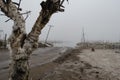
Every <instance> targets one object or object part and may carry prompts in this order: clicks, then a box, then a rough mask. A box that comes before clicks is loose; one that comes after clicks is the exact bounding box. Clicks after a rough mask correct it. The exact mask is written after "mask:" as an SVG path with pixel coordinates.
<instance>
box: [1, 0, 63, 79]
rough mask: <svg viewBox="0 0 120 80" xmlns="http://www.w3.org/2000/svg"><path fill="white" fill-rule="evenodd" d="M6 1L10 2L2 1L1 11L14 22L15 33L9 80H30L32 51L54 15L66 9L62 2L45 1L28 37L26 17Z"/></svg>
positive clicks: (11, 50)
mask: <svg viewBox="0 0 120 80" xmlns="http://www.w3.org/2000/svg"><path fill="white" fill-rule="evenodd" d="M6 1H8V2H4V0H0V9H1V11H2V12H3V13H4V14H5V15H6V16H7V17H9V18H10V19H12V20H13V22H14V25H13V31H12V34H11V36H10V37H9V40H8V42H9V49H10V52H11V59H12V62H11V65H10V78H9V80H28V79H29V57H30V54H31V53H32V51H33V50H34V49H36V48H37V47H38V45H37V43H38V38H39V35H40V33H41V30H42V29H43V28H44V27H45V25H46V24H47V23H48V21H49V20H50V17H51V16H52V14H54V13H56V12H58V11H64V9H61V6H62V4H61V0H47V1H43V2H42V3H41V7H42V10H41V12H40V15H39V16H38V18H37V20H36V22H35V24H34V26H33V28H32V30H31V32H30V33H29V34H28V35H27V34H26V30H25V19H24V17H23V16H22V14H21V13H20V12H19V10H18V8H17V7H16V5H15V4H13V2H12V1H11V0H6ZM63 1H64V0H63Z"/></svg>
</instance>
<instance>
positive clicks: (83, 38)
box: [81, 27, 85, 43]
mask: <svg viewBox="0 0 120 80" xmlns="http://www.w3.org/2000/svg"><path fill="white" fill-rule="evenodd" d="M81 42H82V43H85V32H84V27H83V28H82V39H81Z"/></svg>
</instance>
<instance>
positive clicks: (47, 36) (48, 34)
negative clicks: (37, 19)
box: [45, 25, 53, 43]
mask: <svg viewBox="0 0 120 80" xmlns="http://www.w3.org/2000/svg"><path fill="white" fill-rule="evenodd" d="M48 26H49V30H48V33H47V36H46V39H45V43H47V39H48V36H49V33H50V30H51V27H53V25H48Z"/></svg>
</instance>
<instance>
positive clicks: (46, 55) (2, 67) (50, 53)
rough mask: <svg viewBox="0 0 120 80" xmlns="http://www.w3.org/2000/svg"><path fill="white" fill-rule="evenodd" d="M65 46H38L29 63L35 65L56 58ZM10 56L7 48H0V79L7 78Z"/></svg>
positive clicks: (4, 79)
mask: <svg viewBox="0 0 120 80" xmlns="http://www.w3.org/2000/svg"><path fill="white" fill-rule="evenodd" d="M66 49H67V48H65V47H51V48H39V49H37V50H35V51H34V52H33V54H32V55H31V59H30V65H31V68H32V67H36V66H38V65H41V64H45V63H47V62H50V61H52V60H54V59H56V58H57V57H58V56H59V53H60V52H64V51H65V50H66ZM9 63H10V56H9V51H8V50H0V80H8V74H9V69H8V67H9Z"/></svg>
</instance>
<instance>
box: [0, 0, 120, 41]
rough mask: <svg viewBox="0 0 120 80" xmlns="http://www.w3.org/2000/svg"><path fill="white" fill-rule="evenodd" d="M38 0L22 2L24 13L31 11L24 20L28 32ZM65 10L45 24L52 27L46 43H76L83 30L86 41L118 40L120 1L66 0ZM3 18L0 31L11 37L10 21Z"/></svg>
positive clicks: (38, 9)
mask: <svg viewBox="0 0 120 80" xmlns="http://www.w3.org/2000/svg"><path fill="white" fill-rule="evenodd" d="M14 1H17V0H14ZM41 1H42V0H23V1H22V5H21V7H22V8H23V11H27V10H31V11H32V13H31V15H30V17H29V18H28V19H27V21H26V29H27V32H29V31H30V30H31V27H32V26H33V24H34V22H35V20H36V18H37V16H38V14H39V11H40V9H41V8H40V5H39V4H40V2H41ZM65 7H66V8H65V12H63V13H56V14H54V15H53V16H52V18H51V20H50V22H49V23H48V25H54V27H53V28H52V29H51V32H50V35H49V40H63V41H75V42H79V41H80V40H81V35H82V34H81V33H82V28H83V27H84V30H85V37H86V39H87V40H107V41H108V40H109V41H118V40H120V0H69V4H67V2H65ZM6 19H7V18H6V17H2V16H0V29H3V30H4V31H5V33H8V34H10V31H11V26H12V21H10V22H8V23H4V21H5V20H6ZM48 25H47V26H46V27H45V28H44V29H43V31H42V35H41V36H40V39H41V40H44V39H45V37H46V34H47V30H48V28H49V27H48Z"/></svg>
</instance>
